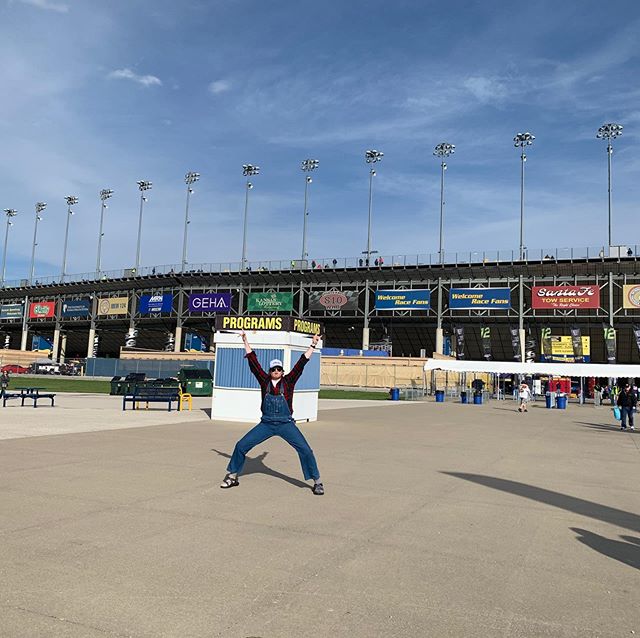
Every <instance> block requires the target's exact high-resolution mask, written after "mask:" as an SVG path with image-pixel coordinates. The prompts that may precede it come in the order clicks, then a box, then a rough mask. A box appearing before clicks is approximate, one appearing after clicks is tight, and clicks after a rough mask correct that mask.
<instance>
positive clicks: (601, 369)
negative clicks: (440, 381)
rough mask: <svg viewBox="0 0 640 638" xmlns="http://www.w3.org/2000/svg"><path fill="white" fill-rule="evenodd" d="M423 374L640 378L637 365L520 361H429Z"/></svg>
mask: <svg viewBox="0 0 640 638" xmlns="http://www.w3.org/2000/svg"><path fill="white" fill-rule="evenodd" d="M424 370H425V372H428V371H429V370H443V371H449V372H494V373H496V374H548V375H552V376H554V377H615V378H618V377H629V378H631V377H640V365H622V364H616V363H609V364H608V363H526V362H525V363H521V362H520V361H455V360H453V359H451V360H449V359H428V360H427V361H426V362H425V364H424Z"/></svg>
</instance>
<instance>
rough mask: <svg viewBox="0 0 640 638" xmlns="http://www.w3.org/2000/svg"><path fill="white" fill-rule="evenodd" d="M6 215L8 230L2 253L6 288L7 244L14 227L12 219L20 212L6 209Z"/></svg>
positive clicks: (5, 234)
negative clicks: (10, 231) (10, 229)
mask: <svg viewBox="0 0 640 638" xmlns="http://www.w3.org/2000/svg"><path fill="white" fill-rule="evenodd" d="M4 212H5V215H6V216H7V230H6V231H5V233H4V252H3V253H2V285H3V286H4V277H5V268H6V265H7V243H8V241H9V227H10V226H13V222H12V221H11V218H12V217H15V216H16V215H17V214H18V211H17V210H15V209H14V208H5V209H4Z"/></svg>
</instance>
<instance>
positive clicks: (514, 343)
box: [509, 327, 521, 361]
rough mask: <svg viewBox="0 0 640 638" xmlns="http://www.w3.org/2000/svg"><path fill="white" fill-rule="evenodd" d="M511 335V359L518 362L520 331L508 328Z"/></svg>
mask: <svg viewBox="0 0 640 638" xmlns="http://www.w3.org/2000/svg"><path fill="white" fill-rule="evenodd" d="M509 332H510V333H511V347H512V348H513V358H514V360H515V361H520V356H521V354H520V330H519V329H518V328H513V327H512V328H509Z"/></svg>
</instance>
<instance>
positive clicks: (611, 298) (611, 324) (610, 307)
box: [609, 271, 613, 328]
mask: <svg viewBox="0 0 640 638" xmlns="http://www.w3.org/2000/svg"><path fill="white" fill-rule="evenodd" d="M609 325H610V326H611V327H612V328H613V272H611V271H609Z"/></svg>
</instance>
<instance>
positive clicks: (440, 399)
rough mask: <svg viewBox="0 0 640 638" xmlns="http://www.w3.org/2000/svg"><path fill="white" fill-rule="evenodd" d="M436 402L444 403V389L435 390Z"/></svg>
mask: <svg viewBox="0 0 640 638" xmlns="http://www.w3.org/2000/svg"><path fill="white" fill-rule="evenodd" d="M436 403H444V390H436Z"/></svg>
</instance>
